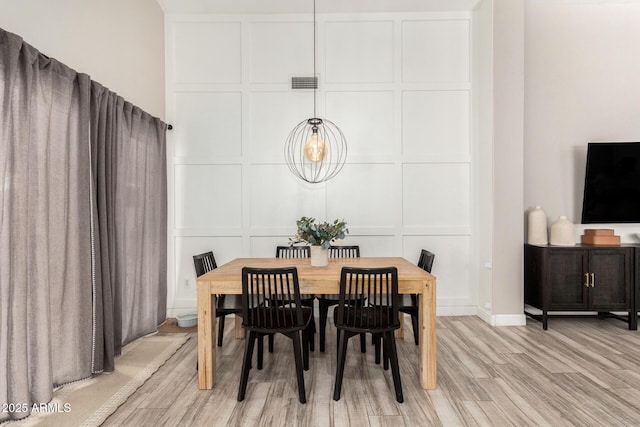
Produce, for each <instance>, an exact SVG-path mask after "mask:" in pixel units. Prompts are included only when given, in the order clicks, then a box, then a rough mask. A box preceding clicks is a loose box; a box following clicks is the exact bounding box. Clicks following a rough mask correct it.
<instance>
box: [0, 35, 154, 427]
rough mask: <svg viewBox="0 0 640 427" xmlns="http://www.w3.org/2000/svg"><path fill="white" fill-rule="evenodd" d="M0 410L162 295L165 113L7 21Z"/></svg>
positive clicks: (113, 336) (122, 328) (0, 415)
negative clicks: (44, 48) (12, 29)
mask: <svg viewBox="0 0 640 427" xmlns="http://www.w3.org/2000/svg"><path fill="white" fill-rule="evenodd" d="M0 100H1V104H0V404H3V405H4V404H13V405H14V406H12V407H14V408H15V407H16V406H15V405H18V406H17V408H19V410H15V411H9V412H7V411H2V412H0V422H2V421H5V420H7V419H19V418H23V417H25V416H27V415H28V413H29V412H30V411H26V412H25V411H23V410H22V409H24V405H26V406H27V407H31V405H33V404H34V403H45V402H49V401H50V400H51V397H52V390H53V387H55V386H57V385H61V384H64V383H67V382H70V381H75V380H79V379H83V378H86V377H89V376H91V375H92V373H97V372H102V371H111V370H113V368H114V355H116V354H118V353H119V351H120V348H121V346H122V345H124V344H126V343H127V342H130V341H132V340H134V339H136V338H138V337H140V336H141V335H144V334H147V333H150V332H154V331H155V330H156V325H157V324H159V323H160V322H162V321H163V320H164V317H165V307H166V170H165V168H166V157H165V156H166V154H165V153H166V148H165V143H166V142H165V128H166V125H165V124H164V123H162V122H161V121H160V120H159V119H156V118H153V117H150V116H149V115H148V114H146V113H144V112H143V111H141V110H140V109H138V108H137V107H134V106H132V105H131V104H129V103H127V102H126V101H124V100H123V99H122V98H120V97H118V96H117V95H116V94H114V93H113V92H110V91H108V90H107V89H105V88H103V87H102V86H100V85H99V84H97V83H95V82H92V81H91V80H90V78H89V77H88V76H87V75H85V74H80V73H76V72H75V71H73V70H71V69H69V68H68V67H66V66H65V65H63V64H61V63H59V62H57V61H55V60H54V59H50V58H47V57H46V56H44V55H42V54H40V53H39V52H38V51H37V50H36V49H34V48H33V47H31V46H29V45H28V44H26V43H24V42H23V41H22V39H21V38H20V37H18V36H16V35H14V34H11V33H7V32H5V31H3V30H2V29H0Z"/></svg>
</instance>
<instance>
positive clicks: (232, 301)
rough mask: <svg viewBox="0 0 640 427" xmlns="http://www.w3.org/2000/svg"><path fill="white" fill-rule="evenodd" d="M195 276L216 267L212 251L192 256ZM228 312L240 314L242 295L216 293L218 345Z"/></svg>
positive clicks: (222, 334) (219, 344)
mask: <svg viewBox="0 0 640 427" xmlns="http://www.w3.org/2000/svg"><path fill="white" fill-rule="evenodd" d="M193 265H194V267H195V270H196V276H197V277H200V276H202V275H203V274H205V273H207V272H209V271H211V270H213V269H216V268H218V265H217V264H216V259H215V257H214V256H213V252H211V251H210V252H205V253H202V254H198V255H194V256H193ZM228 314H242V297H241V296H240V295H216V318H217V320H218V347H221V346H222V338H223V336H224V318H225V316H227V315H228Z"/></svg>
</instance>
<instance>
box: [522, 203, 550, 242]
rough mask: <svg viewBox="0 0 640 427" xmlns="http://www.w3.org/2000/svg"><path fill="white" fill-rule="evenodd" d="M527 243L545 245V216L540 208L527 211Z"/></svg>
mask: <svg viewBox="0 0 640 427" xmlns="http://www.w3.org/2000/svg"><path fill="white" fill-rule="evenodd" d="M527 243H529V244H530V245H546V244H547V243H548V240H547V214H546V213H545V212H544V210H542V208H541V207H540V206H536V207H535V208H533V209H532V210H530V211H529V215H528V218H527Z"/></svg>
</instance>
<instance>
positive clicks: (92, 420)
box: [3, 334, 189, 427]
mask: <svg viewBox="0 0 640 427" xmlns="http://www.w3.org/2000/svg"><path fill="white" fill-rule="evenodd" d="M188 339H189V336H188V335H187V334H171V335H151V336H146V337H143V338H140V339H137V340H136V341H134V342H132V343H130V344H128V345H127V346H125V347H124V349H123V350H122V354H121V355H120V356H119V357H117V358H116V369H115V371H114V372H113V373H111V374H102V375H97V376H96V377H94V378H90V379H87V380H84V381H78V382H75V383H71V384H67V385H65V386H63V387H61V388H60V389H58V390H56V391H55V392H54V394H53V400H52V401H51V402H50V403H49V407H50V408H59V411H56V412H47V411H43V412H40V413H34V414H32V415H31V416H29V417H28V418H26V419H24V420H22V421H16V422H9V423H7V424H4V425H11V426H12V427H13V426H20V427H25V426H28V427H31V426H39V427H44V426H56V427H67V426H68V427H72V426H73V427H76V426H87V427H90V426H99V425H100V424H102V423H103V422H104V421H105V420H106V419H107V418H108V417H109V415H111V414H112V413H113V412H115V410H116V409H118V406H120V405H122V404H123V403H124V402H125V401H126V400H127V398H128V397H129V396H131V395H132V394H133V393H134V392H135V391H136V390H137V389H138V388H139V387H140V386H141V385H142V384H144V382H145V381H146V380H148V379H149V378H150V377H151V376H152V375H153V374H154V373H155V372H156V371H157V370H158V369H159V368H160V367H161V366H162V365H164V363H165V362H166V361H167V360H168V359H169V358H170V357H171V356H172V355H173V354H174V353H175V352H176V351H178V349H179V348H180V347H182V346H183V345H184V343H185V342H187V340H188ZM4 425H3V426H4Z"/></svg>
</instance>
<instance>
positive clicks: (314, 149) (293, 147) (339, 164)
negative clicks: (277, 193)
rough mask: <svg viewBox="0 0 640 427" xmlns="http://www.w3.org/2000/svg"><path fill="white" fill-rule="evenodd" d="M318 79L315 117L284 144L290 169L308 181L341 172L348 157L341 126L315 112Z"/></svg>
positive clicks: (291, 134) (314, 31)
mask: <svg viewBox="0 0 640 427" xmlns="http://www.w3.org/2000/svg"><path fill="white" fill-rule="evenodd" d="M313 76H314V79H315V78H316V2H315V0H314V1H313ZM317 88H318V86H317V80H316V84H314V88H313V115H314V117H312V118H310V119H306V120H303V121H301V122H300V123H298V125H297V126H296V127H294V128H293V130H292V131H291V133H290V134H289V137H288V138H287V141H286V143H285V146H284V157H285V161H286V162H287V166H288V167H289V170H291V172H293V174H294V175H296V176H297V177H298V178H300V179H302V180H303V181H306V182H309V183H313V184H315V183H320V182H324V181H327V180H329V179H331V178H333V177H334V176H336V175H337V174H338V172H340V171H341V170H342V168H343V167H344V163H345V161H346V159H347V141H346V139H345V137H344V134H343V133H342V131H341V130H340V128H339V127H338V126H336V125H335V124H334V123H333V122H331V121H329V120H327V119H320V118H318V117H317V114H316V92H317Z"/></svg>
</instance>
